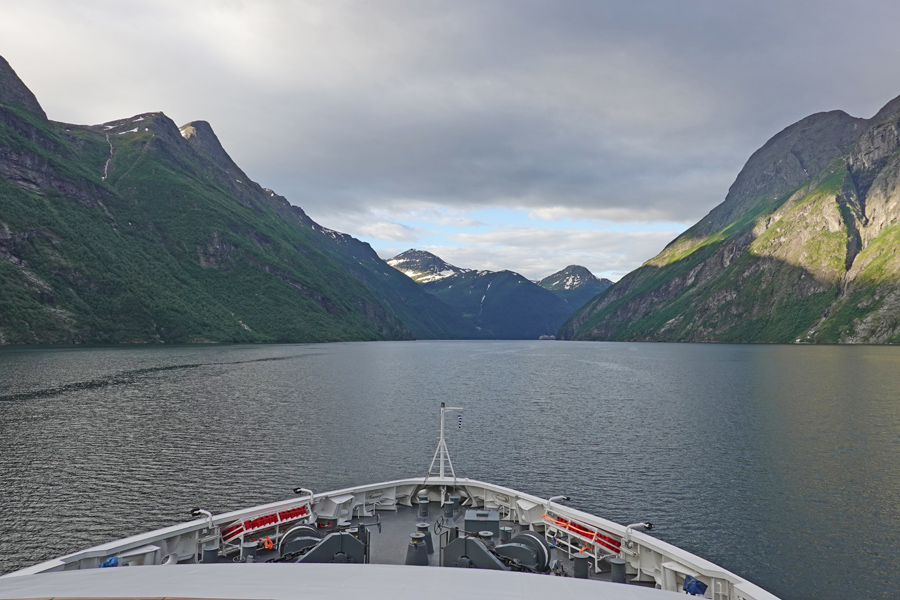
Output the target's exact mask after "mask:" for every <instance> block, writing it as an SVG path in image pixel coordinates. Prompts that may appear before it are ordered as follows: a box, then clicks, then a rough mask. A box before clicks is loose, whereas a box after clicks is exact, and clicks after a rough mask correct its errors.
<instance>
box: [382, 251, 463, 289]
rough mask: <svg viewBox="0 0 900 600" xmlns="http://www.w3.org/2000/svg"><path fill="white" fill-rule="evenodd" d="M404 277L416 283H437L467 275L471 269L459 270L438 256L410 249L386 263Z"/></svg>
mask: <svg viewBox="0 0 900 600" xmlns="http://www.w3.org/2000/svg"><path fill="white" fill-rule="evenodd" d="M387 264H389V265H391V266H392V267H394V268H395V269H397V270H398V271H400V272H402V273H403V274H404V275H406V276H407V277H409V278H410V279H412V280H413V281H415V282H416V283H428V282H429V281H438V280H440V279H444V278H445V277H452V276H453V275H458V274H460V273H468V272H469V271H470V270H471V269H461V268H459V267H456V266H453V265H451V264H450V263H448V262H446V261H444V260H443V259H442V258H440V257H439V256H436V255H434V254H432V253H431V252H427V251H425V250H416V249H411V250H407V251H406V252H402V253H400V254H398V255H397V256H395V257H394V258H392V259H390V260H388V261H387Z"/></svg>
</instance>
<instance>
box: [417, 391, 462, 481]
mask: <svg viewBox="0 0 900 600" xmlns="http://www.w3.org/2000/svg"><path fill="white" fill-rule="evenodd" d="M445 410H462V408H460V407H458V406H447V405H446V404H445V403H444V402H441V437H440V439H439V440H438V445H437V449H435V451H434V458H432V459H431V466H430V467H429V468H428V475H426V476H425V481H428V478H429V477H441V478H443V477H444V476H445V475H446V473H447V468H448V467H449V469H450V474H451V475H452V476H453V485H456V471H454V470H453V462H452V461H451V460H450V451H449V450H447V441H446V440H445V439H444V411H445Z"/></svg>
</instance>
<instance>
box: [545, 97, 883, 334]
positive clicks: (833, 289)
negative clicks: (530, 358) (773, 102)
mask: <svg viewBox="0 0 900 600" xmlns="http://www.w3.org/2000/svg"><path fill="white" fill-rule="evenodd" d="M898 200H900V98H897V99H895V100H893V101H891V102H890V103H888V104H887V105H886V106H885V107H884V108H882V109H881V110H880V111H879V112H878V113H877V114H876V115H875V116H874V117H873V118H871V119H858V118H854V117H851V116H849V115H847V114H846V113H844V112H841V111H832V112H827V113H818V114H815V115H812V116H809V117H807V118H805V119H803V120H801V121H799V122H798V123H795V124H794V125H791V126H790V127H788V128H786V129H785V130H783V131H782V132H780V133H778V134H777V135H775V136H774V137H773V138H772V139H771V140H769V141H768V142H767V143H766V144H765V145H764V146H763V147H762V148H760V149H759V150H757V151H756V152H755V153H754V154H753V155H752V156H751V157H750V159H749V160H748V161H747V164H746V165H745V166H744V168H743V169H742V170H741V172H740V174H739V175H738V177H737V179H736V180H735V182H734V184H733V185H732V186H731V188H730V189H729V191H728V195H727V196H726V198H725V201H724V202H722V204H720V205H719V206H717V207H716V208H714V209H713V210H712V211H711V212H710V213H709V214H708V215H706V217H704V218H703V219H702V220H701V221H700V222H698V223H697V224H696V225H694V226H693V227H691V228H690V229H688V230H687V231H686V232H684V233H683V234H682V235H680V236H678V237H677V238H676V239H675V240H673V241H672V242H671V243H670V244H669V245H668V246H667V247H666V248H665V249H664V250H663V251H662V252H661V253H660V254H659V255H658V256H656V257H655V258H653V259H651V260H649V261H647V262H646V263H645V264H644V265H643V266H641V267H640V268H638V269H637V270H635V271H633V272H631V273H629V274H628V275H626V276H625V277H623V278H622V279H621V280H620V281H619V282H617V283H616V284H615V285H613V286H612V287H610V288H609V289H608V290H606V292H604V293H603V294H602V295H600V296H599V297H597V298H595V299H594V300H592V301H591V302H589V303H588V304H587V305H586V306H585V307H583V308H582V309H581V310H579V311H577V312H576V313H575V314H573V315H572V316H571V317H570V318H569V319H568V320H567V322H566V323H565V324H564V325H563V327H562V328H561V329H560V332H559V333H560V336H562V337H564V338H568V339H609V340H663V341H721V342H827V343H835V342H850V343H855V342H869V343H883V342H891V343H895V342H900V255H898V252H897V248H898V247H900V202H898Z"/></svg>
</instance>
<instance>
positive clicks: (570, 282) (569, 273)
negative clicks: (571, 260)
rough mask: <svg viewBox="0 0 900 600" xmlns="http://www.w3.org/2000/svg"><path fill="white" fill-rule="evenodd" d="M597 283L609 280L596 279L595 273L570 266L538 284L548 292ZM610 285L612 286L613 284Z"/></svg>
mask: <svg viewBox="0 0 900 600" xmlns="http://www.w3.org/2000/svg"><path fill="white" fill-rule="evenodd" d="M595 281H609V280H602V279H600V278H598V277H595V276H594V274H593V273H591V272H590V271H589V270H588V269H586V268H585V267H582V266H581V265H569V266H568V267H566V268H565V269H563V270H561V271H557V272H556V273H553V274H552V275H548V276H546V277H544V278H543V279H541V280H540V281H538V282H537V284H538V285H539V286H541V287H542V288H544V289H547V290H574V289H578V288H580V287H584V286H585V285H588V284H589V283H593V282H595ZM609 283H610V284H611V283H612V282H609Z"/></svg>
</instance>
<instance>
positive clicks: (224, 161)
mask: <svg viewBox="0 0 900 600" xmlns="http://www.w3.org/2000/svg"><path fill="white" fill-rule="evenodd" d="M373 280H377V285H376V284H374V283H373ZM420 313H422V314H420ZM443 317H447V319H446V320H445V319H444V318H443ZM407 321H408V322H407ZM466 328H469V329H466ZM470 329H471V326H470V325H468V324H467V323H466V322H465V321H463V320H462V319H461V317H460V316H459V315H458V313H456V311H453V310H452V309H450V308H449V307H447V306H446V305H444V304H442V303H440V302H439V301H437V300H436V299H435V298H433V297H431V296H429V295H428V294H426V293H424V292H423V291H422V290H420V289H419V288H418V286H416V285H415V284H413V283H412V282H410V281H409V280H408V279H407V278H406V277H404V276H403V275H402V274H399V273H397V272H396V271H394V270H393V269H391V268H390V267H388V266H387V265H386V264H385V263H384V262H383V261H381V260H380V259H378V257H377V256H376V255H375V253H374V252H373V251H372V250H371V248H369V247H368V245H366V244H363V243H362V242H359V241H358V240H354V239H352V238H350V237H349V236H344V235H343V234H338V233H337V232H332V231H330V230H327V229H324V228H321V227H319V226H318V225H316V224H315V223H314V222H313V221H311V220H310V219H309V217H308V216H306V215H305V214H304V213H303V211H302V210H301V209H299V208H297V207H295V206H291V205H290V204H289V203H288V202H287V201H286V200H285V199H284V198H282V197H280V196H278V195H276V194H275V193H274V192H272V191H271V190H264V189H263V188H261V187H260V186H259V185H257V184H256V183H254V182H252V181H250V179H249V178H248V177H247V176H246V174H245V173H243V171H242V170H241V169H240V168H239V167H238V166H237V165H236V164H235V163H234V162H233V161H232V160H231V158H230V157H229V156H228V154H227V153H226V152H225V150H224V149H223V148H222V146H221V144H219V141H218V139H217V138H216V136H215V134H214V133H213V131H212V128H211V127H210V126H209V124H208V123H205V122H203V121H197V122H193V123H190V124H188V125H186V126H184V127H182V128H181V129H179V128H178V127H176V126H175V124H174V123H173V122H172V121H171V120H170V119H168V118H167V117H166V116H165V115H163V114H162V113H147V114H143V115H138V116H135V117H131V118H128V119H122V120H118V121H111V122H108V123H105V124H102V125H97V126H90V127H87V126H76V125H66V124H62V123H54V122H51V121H48V120H47V119H46V116H45V114H44V112H43V110H41V109H40V105H39V104H38V103H37V100H36V99H34V96H33V95H32V94H31V92H30V91H28V89H27V87H25V85H24V84H22V82H21V81H20V80H19V79H18V77H17V76H16V75H15V73H14V72H13V70H12V69H11V68H10V67H9V65H8V64H7V63H6V62H5V61H4V60H3V59H2V58H0V343H85V342H91V343H95V342H100V343H108V342H148V341H149V342H185V341H324V340H355V339H408V338H411V337H413V336H419V337H437V336H440V337H453V334H457V336H458V335H459V334H462V333H463V332H465V331H468V330H470Z"/></svg>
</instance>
